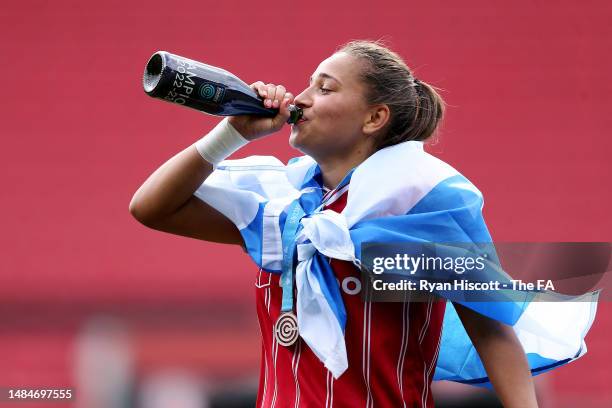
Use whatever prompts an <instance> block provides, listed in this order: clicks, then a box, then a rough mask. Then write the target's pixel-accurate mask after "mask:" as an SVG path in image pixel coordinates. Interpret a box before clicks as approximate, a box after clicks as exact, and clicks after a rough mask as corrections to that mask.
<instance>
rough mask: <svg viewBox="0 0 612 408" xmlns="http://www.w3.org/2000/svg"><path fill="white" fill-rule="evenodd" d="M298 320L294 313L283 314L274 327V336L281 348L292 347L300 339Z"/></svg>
mask: <svg viewBox="0 0 612 408" xmlns="http://www.w3.org/2000/svg"><path fill="white" fill-rule="evenodd" d="M298 335H299V333H298V327H297V318H296V317H295V315H294V314H293V312H283V313H281V315H280V316H279V318H278V320H276V324H275V325H274V336H275V337H276V341H277V342H278V344H280V345H281V346H291V345H293V344H294V343H295V342H296V340H297V338H298Z"/></svg>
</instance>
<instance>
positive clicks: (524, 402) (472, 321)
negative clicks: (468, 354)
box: [453, 303, 538, 408]
mask: <svg viewBox="0 0 612 408" xmlns="http://www.w3.org/2000/svg"><path fill="white" fill-rule="evenodd" d="M453 305H454V306H455V309H456V310H457V315H458V316H459V318H460V319H461V322H462V323H463V327H464V328H465V330H466V332H467V334H468V335H469V336H470V339H471V340H472V343H473V344H474V347H475V348H476V351H477V352H478V355H479V356H480V359H481V360H482V363H483V365H484V367H485V369H486V370H487V374H488V376H489V379H490V380H491V384H493V388H494V389H495V392H496V393H497V396H498V397H499V399H500V401H501V403H502V404H503V406H504V407H506V408H514V407H516V408H537V406H538V401H537V399H536V394H535V389H534V386H533V379H532V377H531V373H530V371H529V365H528V364H527V359H526V358H525V352H524V351H523V347H522V346H521V344H520V342H519V341H518V338H517V337H516V334H515V333H514V330H513V329H512V327H510V326H507V325H505V324H503V323H500V322H497V321H495V320H492V319H489V318H488V317H485V316H482V315H481V314H479V313H476V312H474V311H472V310H471V309H468V308H467V307H465V306H461V305H459V304H457V303H453Z"/></svg>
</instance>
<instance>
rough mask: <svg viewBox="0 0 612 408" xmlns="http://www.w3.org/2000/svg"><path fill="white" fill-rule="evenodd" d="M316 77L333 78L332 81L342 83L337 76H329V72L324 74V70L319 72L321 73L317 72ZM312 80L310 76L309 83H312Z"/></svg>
mask: <svg viewBox="0 0 612 408" xmlns="http://www.w3.org/2000/svg"><path fill="white" fill-rule="evenodd" d="M317 77H320V78H327V79H333V80H334V81H336V82H338V83H339V84H340V85H342V82H340V81H339V80H338V78H336V77H333V76H331V75H329V74H326V73H325V72H321V73H319V74H318V75H317ZM312 80H313V77H310V83H312Z"/></svg>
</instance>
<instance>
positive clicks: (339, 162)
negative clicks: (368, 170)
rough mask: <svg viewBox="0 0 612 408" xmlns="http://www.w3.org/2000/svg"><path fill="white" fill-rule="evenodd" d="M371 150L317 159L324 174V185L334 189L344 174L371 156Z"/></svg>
mask: <svg viewBox="0 0 612 408" xmlns="http://www.w3.org/2000/svg"><path fill="white" fill-rule="evenodd" d="M370 154H371V153H369V151H366V150H365V149H364V150H357V151H356V152H354V153H353V154H351V155H347V156H342V157H327V158H325V159H321V160H317V163H318V164H319V167H320V168H321V175H322V176H323V185H324V186H325V187H327V188H329V189H334V188H336V187H337V186H338V184H340V182H341V181H342V179H343V178H344V176H346V174H347V173H348V172H349V171H350V170H351V169H352V168H354V167H357V166H358V165H359V164H361V163H362V162H363V161H365V159H367V158H368V157H369V156H370Z"/></svg>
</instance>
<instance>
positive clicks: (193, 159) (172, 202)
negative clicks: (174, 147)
mask: <svg viewBox="0 0 612 408" xmlns="http://www.w3.org/2000/svg"><path fill="white" fill-rule="evenodd" d="M246 143H247V140H246V139H244V138H243V137H242V135H240V133H239V132H238V131H236V129H234V128H233V126H231V125H230V124H229V122H228V121H227V120H222V121H221V122H219V124H218V125H217V126H215V128H214V129H212V130H211V131H210V132H209V133H208V135H206V136H205V137H204V138H202V139H200V140H198V141H197V142H196V143H194V144H193V145H191V146H189V147H188V148H187V149H185V150H183V151H182V152H180V153H178V154H177V155H175V156H174V157H172V158H171V159H170V160H168V161H167V162H166V163H164V164H163V165H162V166H161V167H160V168H159V169H157V170H156V171H155V172H154V173H153V174H151V176H149V178H148V179H147V180H146V181H145V182H144V184H143V185H142V186H141V187H140V188H139V189H138V191H136V193H135V194H134V197H133V198H132V202H131V203H130V212H131V213H132V214H133V215H134V217H135V218H137V219H138V220H139V221H141V222H143V223H145V224H147V223H151V222H154V221H156V220H160V219H163V218H165V217H167V216H169V215H172V214H173V213H175V212H176V211H177V210H178V209H179V208H181V207H182V206H183V205H184V204H185V203H186V202H187V201H188V200H189V199H190V198H191V197H192V195H193V193H194V192H195V191H196V190H197V188H198V187H199V186H200V185H201V184H202V183H203V182H204V180H205V179H206V178H207V177H208V176H209V175H210V174H211V173H212V171H213V169H214V167H213V166H214V165H216V164H218V163H219V162H221V161H222V160H224V159H225V158H226V157H228V156H229V155H230V154H232V153H233V152H235V151H236V150H238V149H239V148H240V147H241V146H243V145H245V144H246Z"/></svg>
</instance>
